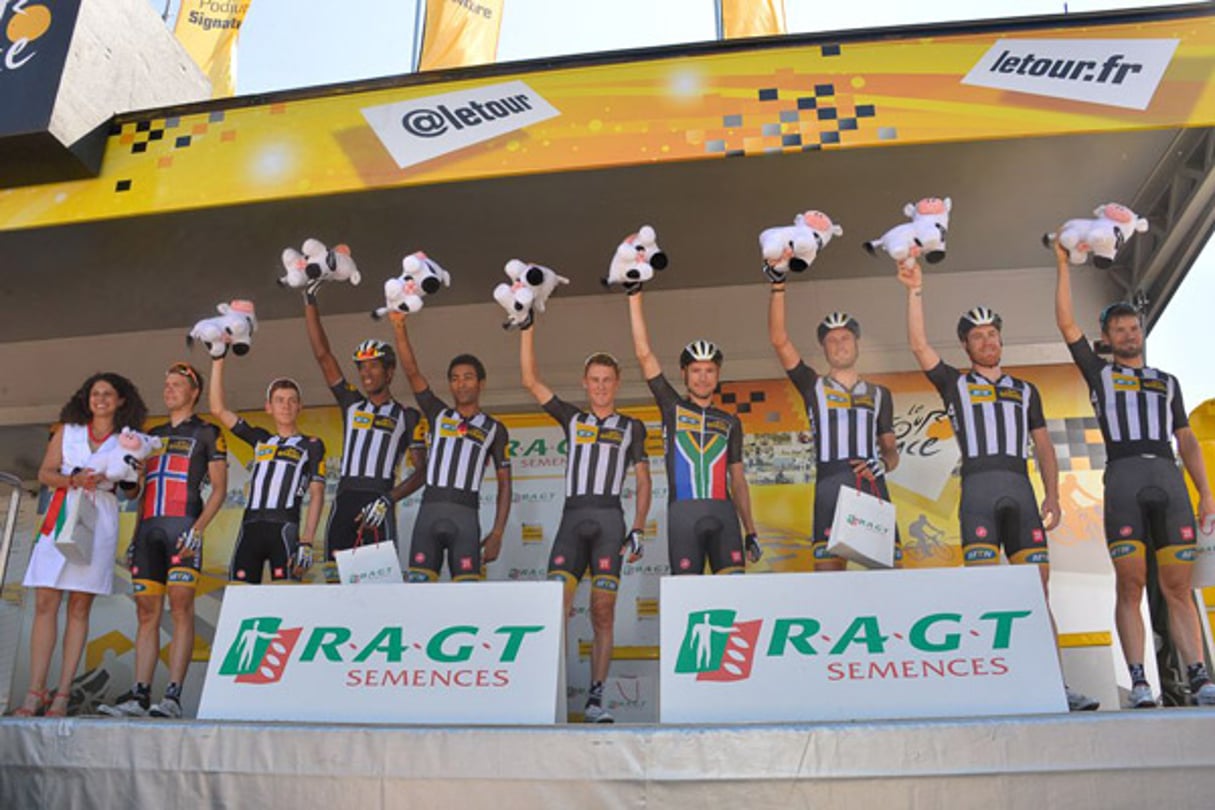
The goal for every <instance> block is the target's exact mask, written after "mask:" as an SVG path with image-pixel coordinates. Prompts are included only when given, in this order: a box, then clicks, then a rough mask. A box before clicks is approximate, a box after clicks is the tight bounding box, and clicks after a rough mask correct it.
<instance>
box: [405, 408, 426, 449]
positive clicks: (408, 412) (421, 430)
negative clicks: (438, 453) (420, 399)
mask: <svg viewBox="0 0 1215 810" xmlns="http://www.w3.org/2000/svg"><path fill="white" fill-rule="evenodd" d="M405 432H406V433H407V434H408V437H407V439H406V441H407V442H408V445H409V447H410V448H414V447H426V426H425V425H424V424H423V422H422V414H421V412H419V411H418V409H417V408H406V409H405Z"/></svg>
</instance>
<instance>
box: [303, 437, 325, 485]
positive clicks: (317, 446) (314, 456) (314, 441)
mask: <svg viewBox="0 0 1215 810" xmlns="http://www.w3.org/2000/svg"><path fill="white" fill-rule="evenodd" d="M305 472H306V474H307V476H308V480H309V481H320V482H321V483H324V482H325V443H324V442H323V441H321V440H320V439H319V438H317V437H316V436H311V437H309V439H308V469H307V470H306V471H305Z"/></svg>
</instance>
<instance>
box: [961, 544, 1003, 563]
mask: <svg viewBox="0 0 1215 810" xmlns="http://www.w3.org/2000/svg"><path fill="white" fill-rule="evenodd" d="M963 556H964V557H965V560H966V562H991V561H992V560H994V559H996V557H997V556H998V552H997V551H996V550H995V549H994V548H992V547H991V546H976V547H972V548H968V549H966V553H965V554H964V555H963Z"/></svg>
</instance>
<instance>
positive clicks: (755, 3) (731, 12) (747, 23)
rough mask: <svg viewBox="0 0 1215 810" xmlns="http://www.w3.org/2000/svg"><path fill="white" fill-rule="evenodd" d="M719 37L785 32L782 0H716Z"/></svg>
mask: <svg viewBox="0 0 1215 810" xmlns="http://www.w3.org/2000/svg"><path fill="white" fill-rule="evenodd" d="M717 8H718V14H719V15H720V16H719V17H718V33H719V35H720V36H719V38H720V39H739V38H741V37H769V36H775V35H777V34H783V33H785V3H784V0H718V6H717Z"/></svg>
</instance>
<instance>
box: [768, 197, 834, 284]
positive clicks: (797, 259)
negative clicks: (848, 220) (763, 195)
mask: <svg viewBox="0 0 1215 810" xmlns="http://www.w3.org/2000/svg"><path fill="white" fill-rule="evenodd" d="M843 234H844V229H843V228H841V227H840V226H839V225H836V224H835V223H834V222H832V221H831V217H829V216H827V215H826V214H824V213H823V212H822V211H806V212H805V213H801V214H798V215H797V216H796V217H795V218H794V219H793V224H792V225H781V226H778V227H775V228H768V229H767V230H765V231H763V232H762V233H760V235H759V250H760V252H761V253H762V254H763V257H764V268H763V269H764V275H766V276H768V278H769V279H771V280H772V281H784V279H785V275H786V274H787V273H788V272H789V271H790V270H792V271H793V272H794V273H801V272H803V271H804V270H806V269H807V268H808V267H810V265H812V264H814V260H815V259H816V258H818V252H819V251H820V250H822V249H823V248H824V247H826V245H827V243H828V242H830V241H831V239H832V237H835V236H842V235H843Z"/></svg>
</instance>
